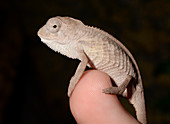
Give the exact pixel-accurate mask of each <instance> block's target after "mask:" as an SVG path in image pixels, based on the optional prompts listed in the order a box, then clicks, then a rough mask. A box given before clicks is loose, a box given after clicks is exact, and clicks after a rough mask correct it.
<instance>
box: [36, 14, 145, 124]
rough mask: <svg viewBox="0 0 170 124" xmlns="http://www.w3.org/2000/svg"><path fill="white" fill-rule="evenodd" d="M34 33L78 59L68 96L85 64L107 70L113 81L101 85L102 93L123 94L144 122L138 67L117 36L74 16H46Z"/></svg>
mask: <svg viewBox="0 0 170 124" xmlns="http://www.w3.org/2000/svg"><path fill="white" fill-rule="evenodd" d="M38 36H39V37H40V39H41V41H42V42H43V43H45V44H46V45H47V46H48V47H50V48H51V49H52V50H54V51H56V52H59V53H60V54H63V55H65V56H67V57H69V58H72V59H79V60H80V63H79V65H78V67H77V69H76V72H75V74H74V76H73V77H72V78H71V80H70V84H69V87H68V96H70V95H71V93H72V91H73V89H74V87H75V85H76V84H77V82H78V81H79V79H80V78H81V76H82V75H83V73H84V71H85V69H86V67H87V66H89V67H90V68H93V69H97V70H99V71H102V72H104V73H106V74H108V75H109V76H110V78H111V80H112V82H113V84H115V85H113V86H112V87H108V88H106V89H103V91H102V92H103V93H106V94H114V95H120V96H122V97H125V98H127V99H128V100H129V102H130V103H131V104H133V106H134V108H135V110H136V116H137V120H138V121H139V122H140V123H142V124H146V123H147V119H146V109H145V98H144V89H143V84H142V78H141V74H140V71H139V67H138V65H137V62H136V61H135V59H134V57H133V56H132V54H131V53H130V51H129V50H128V49H127V48H126V47H125V46H124V45H123V44H122V43H121V42H120V41H119V40H117V39H116V38H115V37H113V36H112V35H110V34H109V33H107V32H105V31H103V30H101V29H99V28H96V27H93V26H88V25H85V24H84V23H83V22H82V21H80V20H78V19H74V18H71V17H62V16H56V17H52V18H50V19H49V20H48V21H47V22H46V24H45V25H44V26H43V27H41V28H40V29H39V30H38Z"/></svg>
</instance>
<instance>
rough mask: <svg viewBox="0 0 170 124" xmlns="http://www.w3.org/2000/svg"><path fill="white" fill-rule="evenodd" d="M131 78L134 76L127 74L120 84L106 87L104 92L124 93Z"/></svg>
mask: <svg viewBox="0 0 170 124" xmlns="http://www.w3.org/2000/svg"><path fill="white" fill-rule="evenodd" d="M131 79H132V76H130V75H127V77H126V79H125V80H124V81H123V82H122V84H121V85H120V86H118V87H110V88H107V89H104V90H103V92H104V93H106V94H115V95H124V94H123V92H124V91H125V89H126V88H127V86H128V84H129V82H130V80H131ZM125 96H126V95H125Z"/></svg>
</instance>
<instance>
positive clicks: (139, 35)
mask: <svg viewBox="0 0 170 124" xmlns="http://www.w3.org/2000/svg"><path fill="white" fill-rule="evenodd" d="M0 13H1V14H0V16H1V18H0V36H1V37H0V123H1V124H10V123H17V124H56V123H63V124H64V123H76V122H75V121H74V118H73V117H72V115H71V112H70V109H69V99H68V97H67V93H66V92H67V87H68V84H69V80H70V78H71V76H72V75H73V74H74V72H75V70H76V67H77V65H78V63H79V61H78V60H71V59H69V58H67V57H65V56H62V55H60V54H58V53H55V52H54V51H52V50H51V49H49V48H48V47H47V46H46V45H45V44H43V43H42V42H41V41H40V39H39V38H38V36H37V31H38V29H39V28H40V27H41V26H42V25H44V24H45V23H46V21H47V19H49V18H50V17H53V16H57V15H60V16H71V17H74V18H77V19H80V20H82V21H83V22H84V23H85V24H88V25H93V26H96V27H100V28H101V29H104V30H105V31H107V32H109V33H110V34H112V35H113V36H115V37H116V38H118V39H119V40H120V41H122V43H123V44H125V46H127V48H129V49H130V51H131V52H132V54H133V55H134V57H135V58H136V60H137V62H138V64H139V67H140V70H141V73H142V77H143V82H144V87H145V96H146V105H147V114H148V122H149V123H150V124H163V123H164V124H166V123H170V109H169V106H170V90H169V89H170V51H169V48H170V44H169V43H170V35H169V34H170V1H169V0H70V1H69V0H23V1H19V0H15V1H14V0H1V4H0Z"/></svg>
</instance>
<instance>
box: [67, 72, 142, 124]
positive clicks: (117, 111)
mask: <svg viewBox="0 0 170 124" xmlns="http://www.w3.org/2000/svg"><path fill="white" fill-rule="evenodd" d="M111 86H112V85H111V81H110V78H109V76H108V75H107V74H105V73H103V72H100V71H97V70H90V71H86V72H85V73H84V74H83V76H82V77H81V79H80V81H79V82H78V84H77V85H76V87H75V89H74V91H73V93H72V95H71V97H70V108H71V112H72V114H73V116H74V118H75V120H76V121H77V123H79V124H139V122H138V121H137V120H136V119H135V118H134V117H133V116H132V115H131V114H129V113H128V112H127V111H126V110H125V109H124V107H123V106H122V105H121V103H120V101H119V100H118V98H117V96H116V95H109V94H105V93H103V92H102V90H103V89H105V88H108V87H111Z"/></svg>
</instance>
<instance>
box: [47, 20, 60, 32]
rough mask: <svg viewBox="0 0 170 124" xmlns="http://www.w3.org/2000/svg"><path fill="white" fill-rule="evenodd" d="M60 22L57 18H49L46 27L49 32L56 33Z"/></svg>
mask: <svg viewBox="0 0 170 124" xmlns="http://www.w3.org/2000/svg"><path fill="white" fill-rule="evenodd" d="M61 24H62V23H61V20H59V19H58V18H51V19H49V20H48V21H47V23H46V28H47V30H48V31H49V32H51V33H56V32H58V31H59V30H60V28H61Z"/></svg>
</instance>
